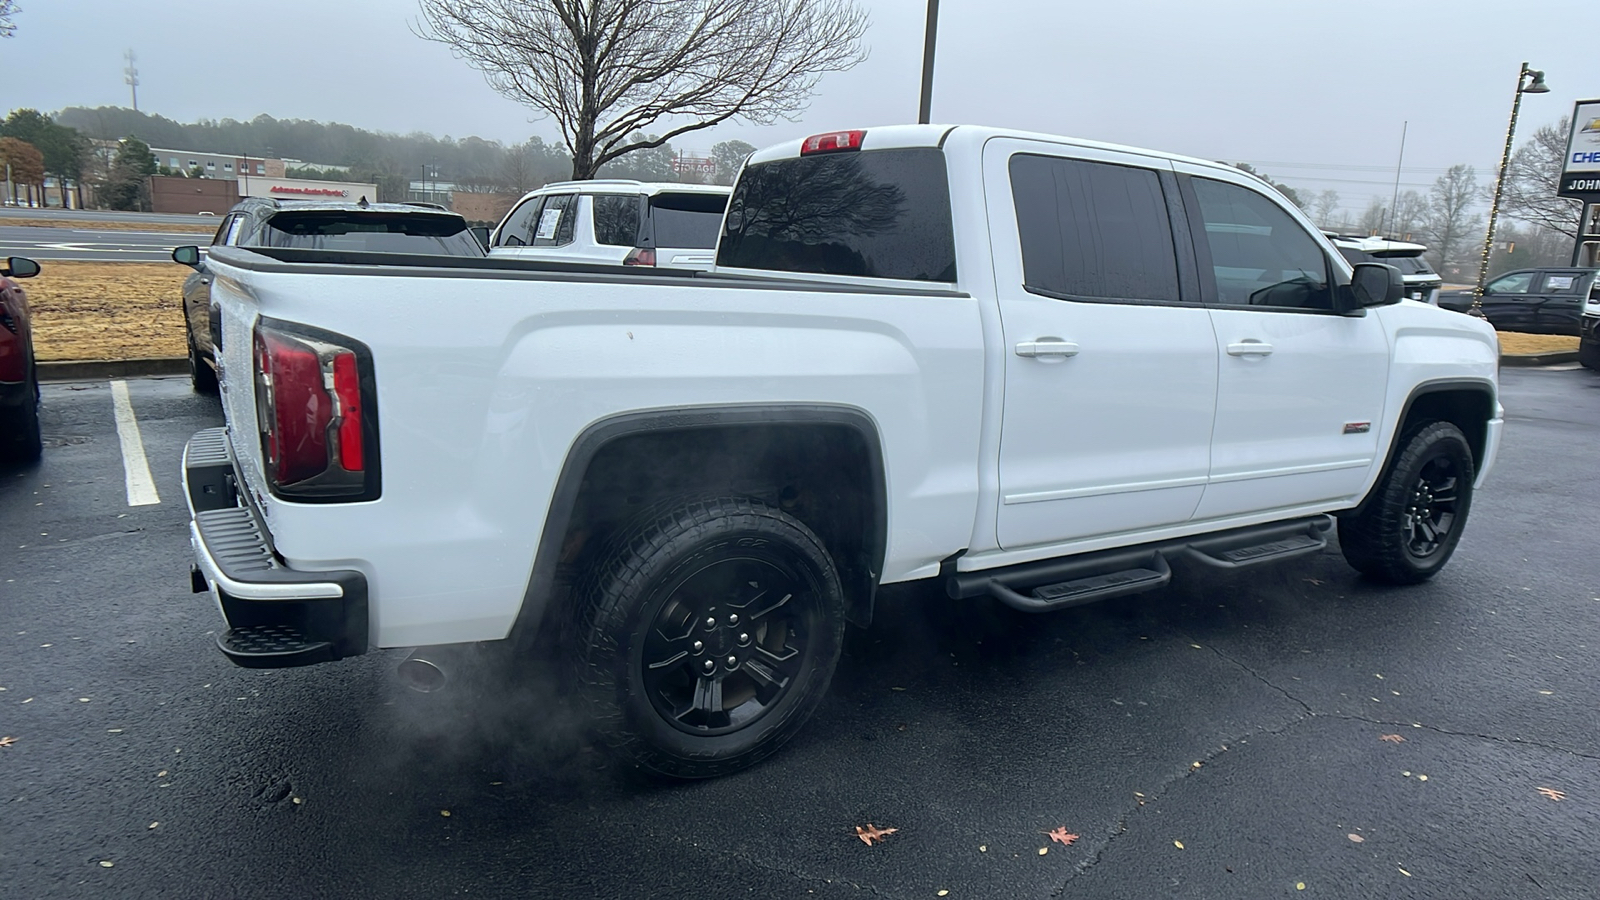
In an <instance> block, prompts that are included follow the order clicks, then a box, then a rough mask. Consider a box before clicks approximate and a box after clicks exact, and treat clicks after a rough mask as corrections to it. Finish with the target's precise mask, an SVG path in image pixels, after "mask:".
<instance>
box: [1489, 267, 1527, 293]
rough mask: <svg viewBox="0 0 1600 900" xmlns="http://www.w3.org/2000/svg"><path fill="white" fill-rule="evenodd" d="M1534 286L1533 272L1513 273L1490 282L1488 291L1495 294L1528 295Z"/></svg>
mask: <svg viewBox="0 0 1600 900" xmlns="http://www.w3.org/2000/svg"><path fill="white" fill-rule="evenodd" d="M1532 285H1533V273H1532V272H1512V273H1511V274H1510V275H1506V276H1503V277H1500V278H1496V279H1495V280H1493V281H1491V282H1489V286H1488V288H1486V290H1488V291H1489V292H1490V293H1494V294H1526V293H1527V292H1528V288H1529V287H1531V286H1532Z"/></svg>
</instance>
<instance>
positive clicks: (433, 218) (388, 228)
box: [172, 198, 484, 394]
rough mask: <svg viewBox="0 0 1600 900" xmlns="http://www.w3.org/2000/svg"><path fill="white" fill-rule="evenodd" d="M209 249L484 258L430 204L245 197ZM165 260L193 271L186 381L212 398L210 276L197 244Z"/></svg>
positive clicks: (186, 316) (186, 317) (451, 218)
mask: <svg viewBox="0 0 1600 900" xmlns="http://www.w3.org/2000/svg"><path fill="white" fill-rule="evenodd" d="M211 246H212V247H278V248H284V249H291V250H313V251H341V252H346V253H349V252H355V253H401V254H417V255H424V256H464V257H477V258H481V257H482V256H483V255H484V249H483V244H482V243H481V242H480V241H479V239H478V238H477V237H476V236H475V235H474V234H473V233H472V231H471V230H470V229H469V228H468V227H467V220H466V219H465V218H463V217H462V216H460V215H458V214H457V213H453V212H449V211H448V210H446V209H445V208H444V207H442V206H438V205H437V204H431V203H429V204H421V203H367V202H365V201H361V202H357V203H328V202H320V201H309V200H273V199H268V198H250V199H246V200H243V201H241V202H239V203H238V204H237V205H235V206H234V207H233V208H232V209H230V210H229V211H228V214H227V215H226V216H224V217H223V219H222V221H221V222H219V223H218V224H217V233H216V234H215V235H214V236H213V237H212V238H211ZM172 258H173V260H174V261H175V262H179V263H182V264H183V265H186V266H189V267H190V268H192V269H194V272H193V273H192V274H191V275H189V277H188V278H186V279H184V282H183V323H184V332H185V334H186V335H187V340H188V345H189V378H190V380H191V381H192V382H193V384H194V389H195V390H196V391H198V392H200V393H202V394H214V393H216V392H217V362H216V346H217V343H218V338H219V337H220V336H219V335H218V333H217V332H216V329H215V328H214V327H213V325H214V320H213V318H212V315H211V277H212V276H211V271H210V268H209V266H208V265H207V264H206V260H205V257H204V256H203V255H202V254H201V252H200V248H199V247H197V246H187V247H179V248H177V249H175V250H173V251H172Z"/></svg>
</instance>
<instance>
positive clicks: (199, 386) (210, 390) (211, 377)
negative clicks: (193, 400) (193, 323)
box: [184, 327, 217, 396]
mask: <svg viewBox="0 0 1600 900" xmlns="http://www.w3.org/2000/svg"><path fill="white" fill-rule="evenodd" d="M184 331H186V332H187V331H188V328H187V327H185V329H184ZM189 383H190V384H192V385H194V392H195V393H196V394H205V395H207V396H215V395H216V394H217V372H216V370H215V369H213V368H211V365H210V364H209V363H207V362H206V361H205V360H203V359H201V358H200V351H198V350H196V349H195V346H194V336H193V335H190V336H189Z"/></svg>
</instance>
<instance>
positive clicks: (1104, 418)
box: [984, 140, 1217, 550]
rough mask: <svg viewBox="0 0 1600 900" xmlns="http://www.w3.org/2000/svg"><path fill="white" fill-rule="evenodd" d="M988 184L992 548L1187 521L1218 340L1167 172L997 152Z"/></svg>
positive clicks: (990, 153) (1086, 157) (1114, 160)
mask: <svg viewBox="0 0 1600 900" xmlns="http://www.w3.org/2000/svg"><path fill="white" fill-rule="evenodd" d="M984 184H985V194H986V197H987V198H988V199H987V202H988V205H989V216H988V218H989V229H990V238H991V241H992V245H993V247H994V265H995V289H996V292H997V294H998V296H999V305H1000V318H1001V320H1002V326H1003V333H1004V336H1005V354H1006V355H1005V404H1004V405H1005V408H1004V416H1003V423H1002V426H1001V437H1000V459H999V481H1000V503H999V509H998V511H997V516H996V535H997V537H998V539H999V543H1000V545H1001V546H1002V547H1004V548H1006V549H1008V550H1015V549H1020V548H1025V547H1040V546H1045V545H1050V544H1059V543H1063V542H1067V541H1073V540H1079V539H1084V538H1091V537H1098V536H1110V535H1118V534H1129V533H1137V532H1144V531H1148V530H1150V529H1155V528H1160V527H1163V526H1171V525H1179V524H1182V523H1184V522H1186V521H1188V519H1189V517H1190V515H1191V514H1193V512H1194V509H1195V506H1196V504H1197V503H1199V501H1200V497H1201V494H1202V492H1203V491H1204V490H1205V487H1204V486H1205V481H1206V475H1207V471H1208V469H1209V466H1210V459H1209V453H1208V444H1209V441H1210V438H1211V425H1212V412H1213V409H1214V406H1215V403H1216V386H1217V385H1216V378H1217V361H1216V339H1215V337H1214V335H1213V333H1212V329H1211V321H1210V318H1209V317H1208V314H1207V311H1206V309H1205V308H1204V307H1203V306H1202V305H1201V304H1200V303H1199V302H1198V300H1199V297H1198V292H1197V290H1196V287H1195V285H1196V282H1195V280H1194V267H1193V259H1192V257H1191V256H1189V255H1188V254H1187V251H1186V250H1182V249H1180V248H1181V245H1175V241H1174V231H1173V223H1172V221H1171V218H1170V211H1171V210H1179V211H1181V205H1180V202H1179V200H1178V197H1177V180H1176V178H1174V176H1173V174H1172V169H1171V166H1170V164H1169V163H1167V162H1165V161H1163V160H1160V159H1156V158H1151V157H1145V156H1140V155H1137V154H1132V153H1116V152H1109V151H1103V150H1090V149H1086V148H1080V147H1068V146H1063V145H1056V144H1050V143H1045V142H1034V141H1020V140H995V141H991V142H989V143H988V144H987V145H986V148H985V150H984ZM1179 227H1180V234H1179V237H1181V239H1182V240H1184V241H1187V240H1188V235H1187V231H1186V230H1182V229H1185V228H1186V226H1185V225H1184V224H1183V223H1182V221H1181V219H1180V221H1179Z"/></svg>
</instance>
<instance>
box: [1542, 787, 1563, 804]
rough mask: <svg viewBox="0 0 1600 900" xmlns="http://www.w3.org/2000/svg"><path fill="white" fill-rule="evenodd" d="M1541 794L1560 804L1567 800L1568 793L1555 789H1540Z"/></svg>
mask: <svg viewBox="0 0 1600 900" xmlns="http://www.w3.org/2000/svg"><path fill="white" fill-rule="evenodd" d="M1539 793H1541V794H1543V795H1545V796H1546V797H1549V798H1550V799H1551V800H1555V801H1558V802H1559V801H1561V800H1565V799H1567V792H1566V791H1558V790H1556V789H1555V788H1539Z"/></svg>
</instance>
